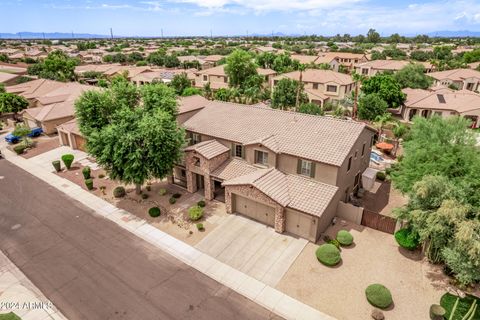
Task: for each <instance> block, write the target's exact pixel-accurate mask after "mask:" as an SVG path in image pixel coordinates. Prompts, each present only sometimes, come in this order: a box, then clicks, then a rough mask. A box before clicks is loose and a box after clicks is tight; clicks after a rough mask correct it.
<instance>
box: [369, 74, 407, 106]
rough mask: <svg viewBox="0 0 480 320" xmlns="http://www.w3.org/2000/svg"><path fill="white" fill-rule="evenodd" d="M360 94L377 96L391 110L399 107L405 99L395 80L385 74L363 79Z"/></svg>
mask: <svg viewBox="0 0 480 320" xmlns="http://www.w3.org/2000/svg"><path fill="white" fill-rule="evenodd" d="M362 92H363V93H364V94H366V95H368V94H371V93H376V94H378V96H379V97H380V98H381V99H382V100H384V101H385V102H386V103H387V104H388V106H389V107H391V108H398V107H400V106H401V105H402V104H403V102H404V101H405V98H406V96H405V94H404V93H403V92H402V88H401V87H400V84H399V83H398V82H397V80H396V79H395V78H394V77H393V75H391V74H387V73H379V74H376V75H374V76H373V77H370V78H368V79H365V80H364V81H363V83H362Z"/></svg>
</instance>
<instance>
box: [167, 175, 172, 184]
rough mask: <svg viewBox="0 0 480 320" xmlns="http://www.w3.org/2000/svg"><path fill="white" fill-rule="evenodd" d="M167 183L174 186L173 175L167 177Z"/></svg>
mask: <svg viewBox="0 0 480 320" xmlns="http://www.w3.org/2000/svg"><path fill="white" fill-rule="evenodd" d="M167 183H168V184H173V174H172V175H169V176H167Z"/></svg>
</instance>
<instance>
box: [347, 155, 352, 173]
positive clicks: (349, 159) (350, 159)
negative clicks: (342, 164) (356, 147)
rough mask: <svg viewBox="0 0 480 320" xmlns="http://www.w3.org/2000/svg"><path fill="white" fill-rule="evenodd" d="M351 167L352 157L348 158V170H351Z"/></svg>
mask: <svg viewBox="0 0 480 320" xmlns="http://www.w3.org/2000/svg"><path fill="white" fill-rule="evenodd" d="M350 168H352V157H350V158H348V167H347V172H348V171H350Z"/></svg>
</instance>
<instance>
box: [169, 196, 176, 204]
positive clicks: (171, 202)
mask: <svg viewBox="0 0 480 320" xmlns="http://www.w3.org/2000/svg"><path fill="white" fill-rule="evenodd" d="M168 202H169V203H170V204H175V202H177V199H175V198H174V197H171V198H170V199H168Z"/></svg>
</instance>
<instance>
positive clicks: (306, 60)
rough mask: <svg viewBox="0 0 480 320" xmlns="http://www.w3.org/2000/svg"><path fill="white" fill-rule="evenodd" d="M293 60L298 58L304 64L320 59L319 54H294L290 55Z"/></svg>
mask: <svg viewBox="0 0 480 320" xmlns="http://www.w3.org/2000/svg"><path fill="white" fill-rule="evenodd" d="M290 58H292V60H298V62H300V63H303V64H309V63H315V62H316V61H317V60H318V58H319V57H318V56H307V55H302V54H292V55H291V56H290Z"/></svg>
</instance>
